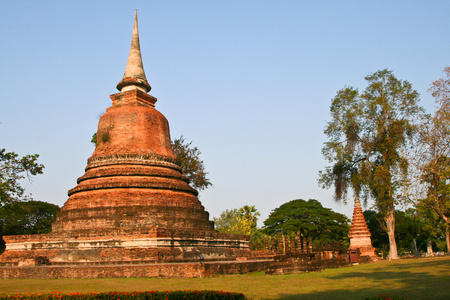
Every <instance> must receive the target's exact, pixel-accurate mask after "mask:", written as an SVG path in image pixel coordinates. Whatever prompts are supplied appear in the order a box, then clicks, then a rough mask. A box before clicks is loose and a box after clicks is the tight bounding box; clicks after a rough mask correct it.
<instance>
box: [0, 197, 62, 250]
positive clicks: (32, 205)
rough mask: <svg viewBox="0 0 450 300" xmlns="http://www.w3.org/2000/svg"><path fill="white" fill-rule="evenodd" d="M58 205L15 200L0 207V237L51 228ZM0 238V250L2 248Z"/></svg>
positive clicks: (44, 231) (49, 229) (47, 230)
mask: <svg viewBox="0 0 450 300" xmlns="http://www.w3.org/2000/svg"><path fill="white" fill-rule="evenodd" d="M59 210H60V208H59V206H57V205H55V204H51V203H47V202H42V201H16V202H11V203H8V204H5V205H3V206H2V207H0V237H1V236H3V235H17V234H41V233H48V232H50V231H51V229H52V223H53V221H54V220H55V218H56V213H57V212H58V211H59ZM1 242H2V240H1V239H0V250H1V249H2V248H4V245H2V243H1Z"/></svg>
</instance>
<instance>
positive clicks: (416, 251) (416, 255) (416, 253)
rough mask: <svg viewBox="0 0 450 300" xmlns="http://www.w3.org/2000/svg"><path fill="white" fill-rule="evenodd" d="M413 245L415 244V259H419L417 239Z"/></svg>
mask: <svg viewBox="0 0 450 300" xmlns="http://www.w3.org/2000/svg"><path fill="white" fill-rule="evenodd" d="M413 243H414V256H415V257H419V250H417V241H416V239H413Z"/></svg>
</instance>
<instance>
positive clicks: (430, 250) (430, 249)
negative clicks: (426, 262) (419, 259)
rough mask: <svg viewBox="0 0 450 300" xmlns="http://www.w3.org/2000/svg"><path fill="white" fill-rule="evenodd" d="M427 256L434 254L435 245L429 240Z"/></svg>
mask: <svg viewBox="0 0 450 300" xmlns="http://www.w3.org/2000/svg"><path fill="white" fill-rule="evenodd" d="M427 256H433V247H432V245H431V241H428V242H427Z"/></svg>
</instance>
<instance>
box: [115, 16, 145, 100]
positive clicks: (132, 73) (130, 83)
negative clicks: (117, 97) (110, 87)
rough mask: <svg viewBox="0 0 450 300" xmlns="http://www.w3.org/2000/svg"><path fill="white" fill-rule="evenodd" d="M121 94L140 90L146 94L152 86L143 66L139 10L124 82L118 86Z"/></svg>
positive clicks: (135, 19)
mask: <svg viewBox="0 0 450 300" xmlns="http://www.w3.org/2000/svg"><path fill="white" fill-rule="evenodd" d="M117 89H118V90H119V91H121V92H125V91H129V90H134V89H138V90H141V91H143V92H145V93H148V92H149V91H150V90H151V87H150V84H148V82H147V78H146V77H145V72H144V65H143V64H142V56H141V47H140V44H139V31H138V22H137V9H136V11H135V14H134V27H133V35H132V38H131V47H130V54H129V55H128V61H127V66H126V68H125V73H124V74H123V78H122V81H120V82H119V84H118V85H117Z"/></svg>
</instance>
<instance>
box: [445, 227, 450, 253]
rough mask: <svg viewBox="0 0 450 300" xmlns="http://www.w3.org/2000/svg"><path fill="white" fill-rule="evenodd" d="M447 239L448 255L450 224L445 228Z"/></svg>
mask: <svg viewBox="0 0 450 300" xmlns="http://www.w3.org/2000/svg"><path fill="white" fill-rule="evenodd" d="M445 239H446V240H447V255H450V225H448V224H447V228H445Z"/></svg>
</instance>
